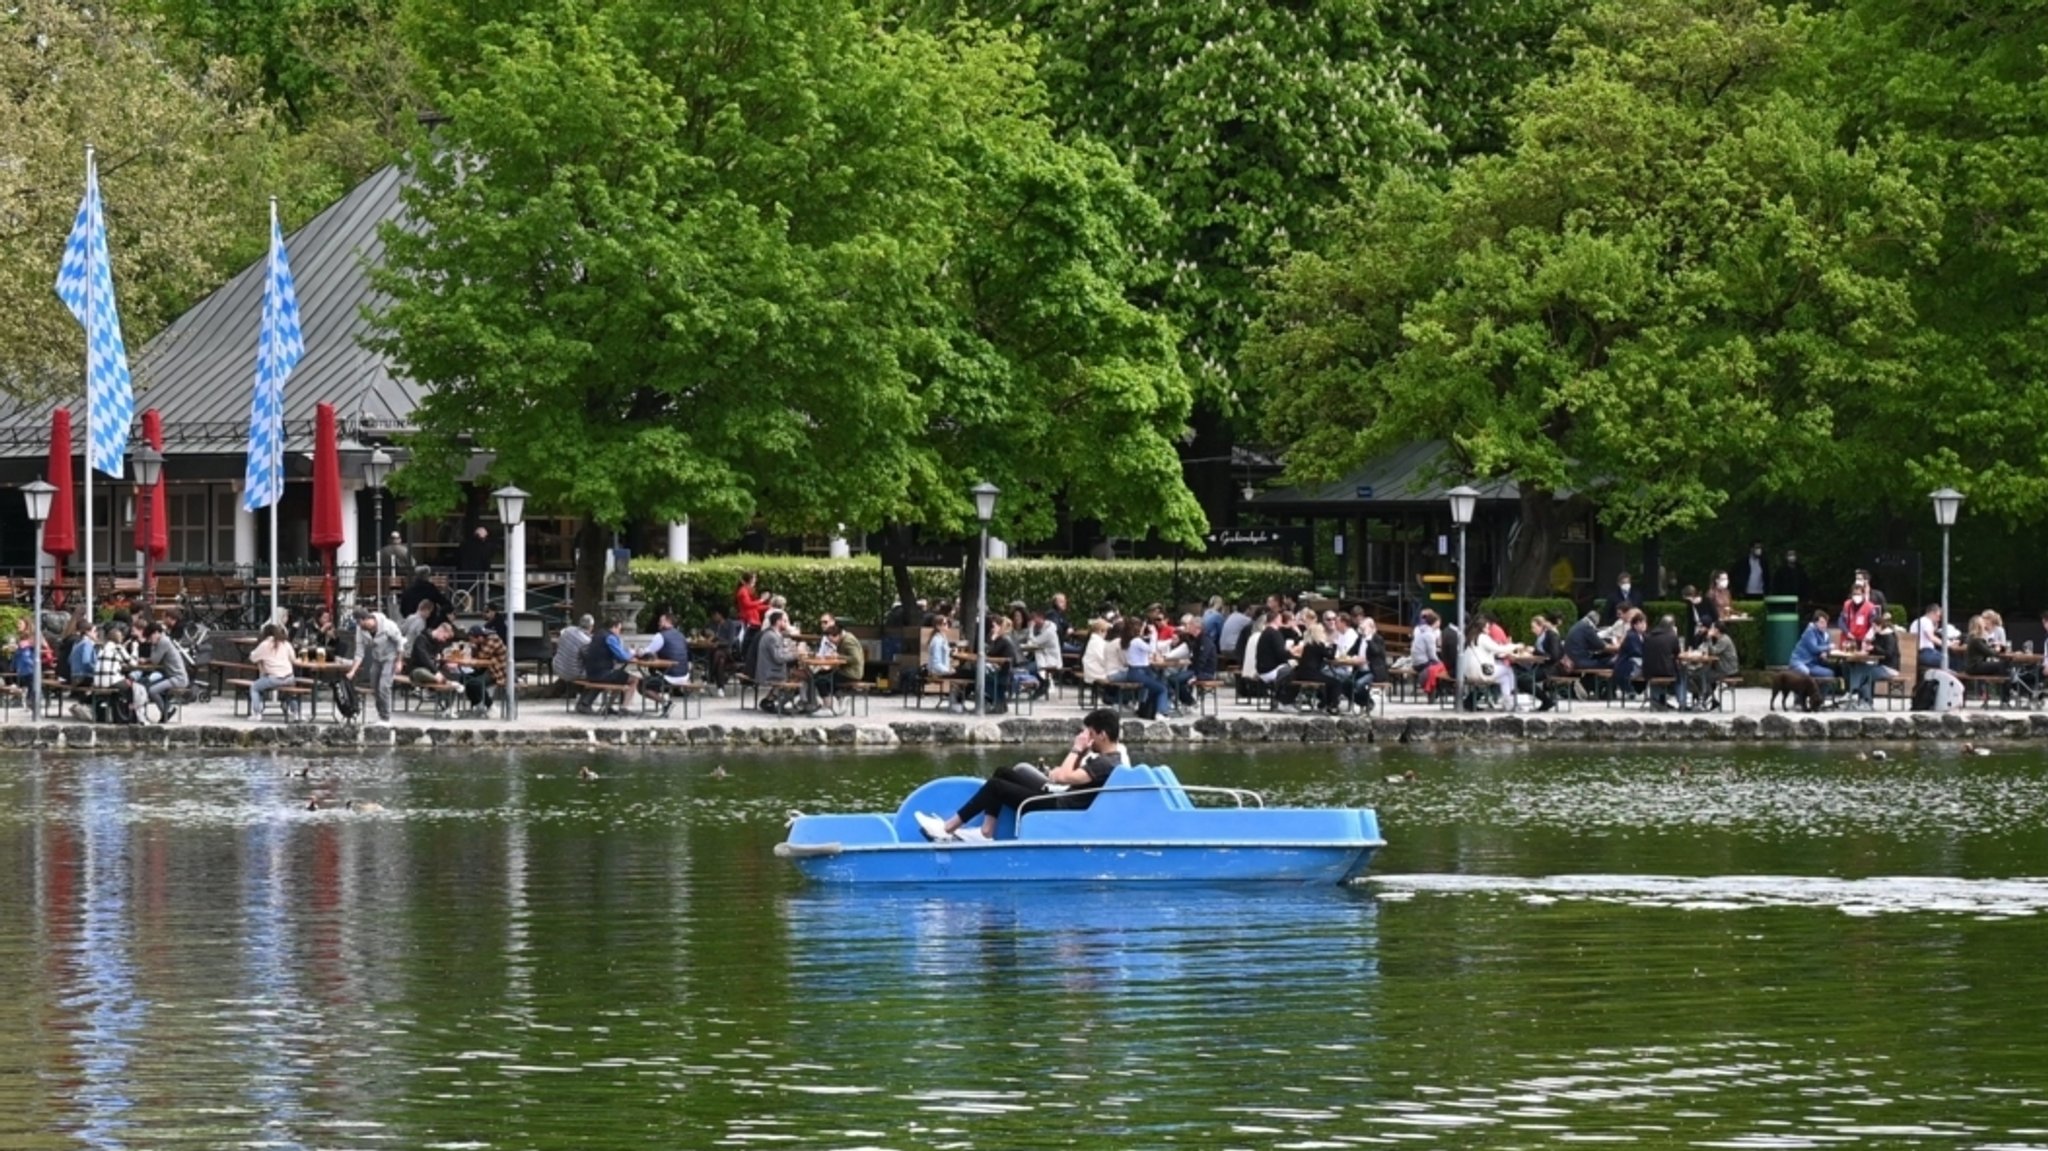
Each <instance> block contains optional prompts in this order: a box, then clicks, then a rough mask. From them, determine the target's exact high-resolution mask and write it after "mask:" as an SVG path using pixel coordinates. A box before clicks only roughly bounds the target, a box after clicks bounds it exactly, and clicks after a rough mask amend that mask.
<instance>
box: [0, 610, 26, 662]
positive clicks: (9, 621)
mask: <svg viewBox="0 0 2048 1151" xmlns="http://www.w3.org/2000/svg"><path fill="white" fill-rule="evenodd" d="M27 618H28V609H27V608H25V607H15V606H12V605H10V606H7V607H0V642H4V643H6V644H8V645H9V647H8V649H7V650H8V654H9V655H12V654H13V653H14V648H13V646H12V645H13V643H14V629H15V627H16V621H17V620H24V619H27Z"/></svg>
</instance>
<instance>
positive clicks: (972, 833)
mask: <svg viewBox="0 0 2048 1151" xmlns="http://www.w3.org/2000/svg"><path fill="white" fill-rule="evenodd" d="M942 826H943V825H942ZM953 838H954V839H957V840H959V841H960V842H962V843H987V842H988V841H989V840H988V836H986V835H983V834H982V833H981V829H980V828H978V827H963V828H961V829H960V830H958V831H956V832H954V833H953Z"/></svg>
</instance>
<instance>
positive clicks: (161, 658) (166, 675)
mask: <svg viewBox="0 0 2048 1151" xmlns="http://www.w3.org/2000/svg"><path fill="white" fill-rule="evenodd" d="M142 641H143V642H144V643H145V644H148V645H149V655H148V657H147V658H148V662H149V663H150V665H151V666H150V667H149V668H148V669H147V670H145V671H142V672H140V673H138V674H139V675H140V678H141V683H142V688H143V691H144V692H145V693H147V694H148V696H149V701H150V702H151V703H153V704H155V705H156V721H157V722H158V723H169V722H171V717H172V716H174V715H176V714H178V709H177V708H176V707H173V706H172V705H171V702H170V699H169V698H168V697H169V696H170V694H171V693H172V692H174V691H184V690H185V689H187V688H189V687H191V686H192V665H191V664H190V663H189V662H188V661H187V660H186V659H185V652H184V649H183V648H180V647H179V646H178V645H177V643H176V641H174V640H172V639H171V635H170V633H169V632H167V631H165V630H164V626H163V624H161V623H157V622H156V621H154V620H152V621H151V622H150V623H149V624H147V625H145V626H144V627H143V629H142Z"/></svg>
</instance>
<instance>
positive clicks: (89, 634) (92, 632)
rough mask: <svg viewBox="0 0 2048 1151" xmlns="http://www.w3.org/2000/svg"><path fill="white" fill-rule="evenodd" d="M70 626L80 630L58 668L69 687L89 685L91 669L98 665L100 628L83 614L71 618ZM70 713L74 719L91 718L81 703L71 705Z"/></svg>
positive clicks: (90, 714) (90, 683)
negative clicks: (73, 618)
mask: <svg viewBox="0 0 2048 1151" xmlns="http://www.w3.org/2000/svg"><path fill="white" fill-rule="evenodd" d="M72 626H73V627H75V628H78V629H80V630H79V632H78V635H77V636H76V637H75V638H74V639H73V640H72V642H71V649H70V651H68V652H66V653H65V656H64V663H63V664H62V666H61V669H60V670H61V672H62V675H63V681H64V683H66V684H68V685H69V686H71V687H78V688H87V687H91V686H92V676H93V671H94V669H96V668H97V667H98V666H99V647H100V629H99V628H98V626H96V625H94V624H92V623H91V622H89V621H87V620H86V618H85V617H84V616H79V617H77V618H76V619H75V620H73V621H72ZM72 698H74V699H78V698H83V697H82V696H79V695H75V696H73V697H72ZM71 715H72V718H74V719H83V720H90V719H92V718H93V714H92V712H91V711H88V710H87V709H86V707H85V705H84V704H82V703H74V704H72V705H71Z"/></svg>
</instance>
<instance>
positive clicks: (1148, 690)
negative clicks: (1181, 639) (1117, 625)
mask: <svg viewBox="0 0 2048 1151" xmlns="http://www.w3.org/2000/svg"><path fill="white" fill-rule="evenodd" d="M1122 630H1123V635H1122V637H1121V640H1120V642H1121V644H1122V646H1123V658H1124V668H1123V671H1121V672H1119V673H1118V674H1116V675H1114V676H1112V677H1111V682H1113V683H1129V684H1136V685H1137V687H1138V689H1139V691H1140V692H1141V693H1142V695H1141V696H1140V703H1139V704H1138V718H1140V719H1153V718H1157V717H1159V716H1165V715H1171V714H1172V713H1173V701H1172V700H1171V699H1170V698H1168V696H1167V693H1166V681H1165V680H1163V679H1161V678H1159V672H1158V671H1157V670H1156V669H1155V668H1153V666H1152V656H1153V649H1154V640H1153V636H1154V635H1156V634H1157V633H1155V632H1154V631H1153V630H1152V626H1151V625H1150V624H1147V623H1145V622H1144V621H1142V620H1140V619H1139V618H1138V617H1137V616H1130V617H1128V618H1126V619H1125V620H1124V622H1123V629H1122Z"/></svg>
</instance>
